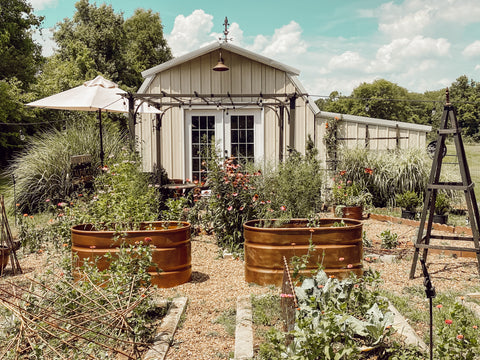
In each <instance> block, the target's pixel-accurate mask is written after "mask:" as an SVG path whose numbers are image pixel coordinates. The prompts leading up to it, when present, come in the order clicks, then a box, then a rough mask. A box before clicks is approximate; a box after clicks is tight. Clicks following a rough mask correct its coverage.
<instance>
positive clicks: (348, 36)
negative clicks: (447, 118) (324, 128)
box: [30, 0, 480, 96]
mask: <svg viewBox="0 0 480 360" xmlns="http://www.w3.org/2000/svg"><path fill="white" fill-rule="evenodd" d="M30 3H31V4H32V6H33V8H34V12H35V14H37V15H41V16H44V17H45V19H44V22H43V27H44V28H45V29H46V30H48V29H52V28H53V27H54V26H55V25H56V24H57V23H59V22H62V21H63V19H65V18H72V17H73V14H74V12H75V3H76V0H30ZM90 3H91V4H93V3H96V4H97V6H100V5H101V4H103V3H106V4H107V5H111V6H112V7H113V9H114V11H115V12H117V13H123V14H124V18H125V19H127V18H128V17H130V16H131V15H132V14H133V12H134V10H135V9H136V8H139V7H140V8H144V9H152V11H154V12H158V13H159V14H160V17H161V19H162V23H163V26H164V29H163V30H164V36H165V37H166V39H167V41H168V44H169V46H170V48H171V49H172V53H173V55H174V56H180V55H183V54H185V53H188V52H190V51H193V50H196V49H198V48H200V47H202V46H205V45H207V44H209V43H212V42H215V41H219V40H218V39H219V37H220V36H222V32H223V30H224V27H223V22H224V19H225V17H228V21H229V23H230V26H229V35H228V37H229V38H230V39H231V42H232V44H235V45H237V46H240V47H243V48H245V49H248V50H251V51H254V52H256V53H259V54H261V55H264V56H266V57H269V58H272V59H274V60H276V61H279V62H281V63H283V64H286V65H289V66H292V67H294V68H296V69H298V70H299V71H300V76H299V79H300V81H301V82H302V84H303V85H304V87H305V88H306V90H307V92H308V93H309V94H311V95H312V96H328V95H329V94H330V93H331V92H333V91H339V92H340V93H341V94H343V95H350V94H351V92H352V90H353V89H354V88H356V87H357V86H359V85H360V84H362V83H364V82H366V83H371V82H373V81H374V80H376V79H386V80H388V81H391V82H393V83H396V84H398V85H400V86H402V87H404V88H406V89H408V90H409V91H415V92H420V93H423V92H425V91H428V90H439V89H442V88H445V87H447V86H449V85H450V84H451V83H452V82H454V81H455V80H456V79H457V78H458V77H459V76H461V75H466V76H467V77H468V78H469V79H473V80H475V81H480V1H479V0H394V1H382V0H337V1H332V0H296V1H292V0H290V1H286V0H239V1H225V0H223V1H218V0H216V1H213V0H208V1H206V0H168V1H167V0H141V1H132V0H105V1H102V0H97V1H94V0H90ZM49 34H50V32H49V31H43V36H42V37H40V36H39V35H37V36H36V39H37V41H39V42H40V43H42V44H43V46H44V54H45V55H49V54H51V53H52V51H53V50H52V49H53V46H54V43H53V42H52V40H51V39H50V38H49Z"/></svg>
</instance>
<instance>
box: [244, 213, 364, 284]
mask: <svg viewBox="0 0 480 360" xmlns="http://www.w3.org/2000/svg"><path fill="white" fill-rule="evenodd" d="M342 221H343V223H344V224H345V226H334V225H337V224H338V223H340V222H342ZM262 223H263V220H251V221H247V222H246V223H245V224H244V225H243V228H244V237H245V281H247V282H249V283H256V284H259V285H269V284H273V285H277V286H280V285H281V283H282V279H283V264H284V262H283V257H284V256H285V258H286V259H287V262H288V263H289V264H290V259H291V258H292V257H293V256H302V255H304V254H307V252H308V248H309V242H310V238H311V239H312V243H313V244H314V245H315V251H314V252H313V253H311V256H310V259H309V261H308V264H307V268H306V269H305V270H303V271H302V273H303V274H304V275H307V276H308V275H309V274H310V272H311V271H312V270H316V269H318V266H319V265H322V266H323V268H324V270H325V272H326V273H327V274H328V275H334V276H337V277H338V278H345V277H347V276H348V275H349V274H350V273H351V272H353V273H355V274H357V275H359V276H361V275H362V274H363V266H362V259H363V245H362V229H363V224H362V222H361V221H358V220H353V219H338V218H326V219H320V226H319V227H314V228H312V227H308V226H307V223H308V220H307V219H293V220H291V221H289V222H288V223H286V224H282V225H281V226H278V227H276V226H275V220H274V221H273V226H269V227H262V226H261V224H262ZM336 223H337V224H336Z"/></svg>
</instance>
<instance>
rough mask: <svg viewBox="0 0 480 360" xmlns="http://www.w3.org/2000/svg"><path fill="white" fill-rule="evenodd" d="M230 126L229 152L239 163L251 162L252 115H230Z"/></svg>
mask: <svg viewBox="0 0 480 360" xmlns="http://www.w3.org/2000/svg"><path fill="white" fill-rule="evenodd" d="M230 127H231V130H230V139H231V151H230V153H231V154H232V156H234V157H236V158H237V161H238V162H239V163H246V162H249V161H250V162H253V161H254V160H255V154H254V138H255V136H254V117H253V115H248V116H247V115H232V116H231V117H230Z"/></svg>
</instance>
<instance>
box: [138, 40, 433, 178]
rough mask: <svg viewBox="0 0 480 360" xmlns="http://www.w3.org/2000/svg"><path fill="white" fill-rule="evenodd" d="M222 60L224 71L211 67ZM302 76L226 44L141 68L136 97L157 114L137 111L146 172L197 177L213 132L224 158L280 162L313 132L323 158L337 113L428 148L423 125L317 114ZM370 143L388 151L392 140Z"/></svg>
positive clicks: (354, 131) (357, 130) (355, 128)
mask: <svg viewBox="0 0 480 360" xmlns="http://www.w3.org/2000/svg"><path fill="white" fill-rule="evenodd" d="M220 58H221V59H222V60H223V62H224V64H225V65H226V66H227V67H228V68H229V70H228V71H213V70H212V69H213V68H214V67H215V65H216V64H217V62H219V59H220ZM299 74H300V71H299V70H297V69H295V68H292V67H290V66H288V65H285V64H282V63H280V62H277V61H275V60H272V59H270V58H267V57H264V56H262V55H259V54H256V53H254V52H251V51H249V50H246V49H243V48H241V47H238V46H235V45H233V44H231V43H227V42H223V43H215V44H211V45H208V46H205V47H203V48H200V49H198V50H196V51H193V52H190V53H188V54H185V55H183V56H180V57H178V58H175V59H172V60H170V61H168V62H165V63H163V64H160V65H158V66H155V67H153V68H151V69H148V70H145V71H144V72H142V75H143V77H144V78H145V80H144V82H143V84H142V86H141V87H140V89H139V91H138V93H137V94H135V97H136V98H140V99H143V100H144V101H147V102H148V103H150V104H154V105H155V106H157V107H158V108H159V109H160V110H161V114H157V115H152V114H142V115H141V116H139V117H138V118H137V120H136V124H135V135H136V139H137V148H138V150H139V151H140V153H141V155H142V159H143V167H144V170H145V171H152V170H153V169H154V168H155V167H156V166H157V165H161V166H162V167H163V168H165V170H166V171H167V173H168V175H169V177H170V178H178V179H183V180H185V179H192V180H202V176H204V174H203V173H202V156H203V155H202V154H204V152H203V150H204V149H205V147H206V144H207V143H208V141H209V140H210V139H211V138H212V137H214V138H215V142H216V144H217V147H218V149H219V151H221V153H222V154H224V155H225V156H235V157H237V158H239V159H242V160H254V161H256V162H258V163H261V164H267V163H278V162H279V161H282V159H283V158H284V157H285V156H286V155H287V149H288V148H290V147H291V148H294V149H296V150H298V151H300V152H302V153H303V152H304V151H305V145H306V141H307V139H308V137H309V136H310V137H311V138H312V140H313V141H314V143H315V145H316V147H317V148H318V149H319V153H320V156H321V157H322V158H323V159H326V155H325V143H324V141H323V136H324V132H325V123H326V122H328V121H329V119H330V118H332V117H335V116H337V117H341V118H342V119H343V120H344V127H345V131H346V134H348V136H357V137H359V138H364V137H365V134H369V133H370V134H373V133H374V134H375V136H371V137H379V136H378V135H379V134H389V135H390V134H392V133H395V134H396V132H398V129H400V132H401V134H402V136H401V137H402V141H400V143H399V146H400V147H403V146H424V145H425V138H426V133H427V132H428V131H430V130H431V128H430V127H428V126H422V125H415V124H408V123H401V122H397V121H388V120H381V119H370V118H364V117H356V116H350V115H340V114H332V113H326V112H320V110H319V109H318V107H317V106H316V104H315V103H314V102H313V100H312V99H310V98H309V96H308V94H307V92H306V91H305V89H304V88H303V86H302V84H301V83H300V81H299V80H298V75H299ZM403 134H406V135H405V136H407V137H408V139H407V140H405V139H403ZM393 141H395V140H393ZM369 146H370V147H373V146H374V147H373V148H375V149H380V148H387V147H388V146H390V141H383V142H382V141H377V142H375V143H373V142H370V143H369Z"/></svg>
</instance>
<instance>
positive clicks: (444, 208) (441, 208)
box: [434, 192, 452, 215]
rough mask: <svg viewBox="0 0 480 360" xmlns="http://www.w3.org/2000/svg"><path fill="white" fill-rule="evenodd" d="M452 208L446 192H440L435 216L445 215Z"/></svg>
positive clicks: (436, 201)
mask: <svg viewBox="0 0 480 360" xmlns="http://www.w3.org/2000/svg"><path fill="white" fill-rule="evenodd" d="M451 208H452V205H451V200H450V198H449V197H448V195H447V194H445V193H444V192H438V193H437V198H436V199H435V210H434V211H435V214H437V215H445V214H446V213H448V212H449V211H450V209H451Z"/></svg>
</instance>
